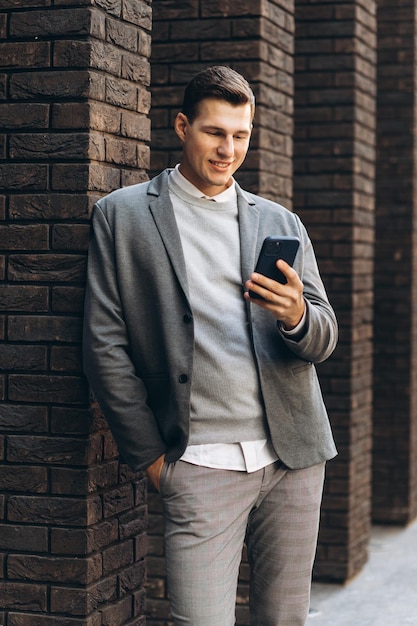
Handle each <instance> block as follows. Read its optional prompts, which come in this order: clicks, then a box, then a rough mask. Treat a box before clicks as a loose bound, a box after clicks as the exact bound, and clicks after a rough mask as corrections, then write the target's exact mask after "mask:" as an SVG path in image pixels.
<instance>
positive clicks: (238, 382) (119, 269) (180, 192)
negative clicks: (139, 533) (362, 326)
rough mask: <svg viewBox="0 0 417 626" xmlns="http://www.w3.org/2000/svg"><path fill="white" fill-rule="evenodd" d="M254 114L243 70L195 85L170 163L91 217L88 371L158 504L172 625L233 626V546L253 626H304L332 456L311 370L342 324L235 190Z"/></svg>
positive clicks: (261, 208) (288, 228)
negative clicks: (269, 243) (268, 255)
mask: <svg viewBox="0 0 417 626" xmlns="http://www.w3.org/2000/svg"><path fill="white" fill-rule="evenodd" d="M253 114H254V97H253V93H252V91H251V89H250V87H249V85H248V83H247V82H246V80H245V79H244V78H243V77H242V76H241V75H240V74H238V73H236V72H235V71H233V70H231V69H230V68H228V67H213V68H208V69H207V70H204V71H202V72H200V73H199V74H197V76H195V77H194V79H193V80H192V81H191V82H190V84H189V85H188V86H187V88H186V90H185V95H184V103H183V108H182V111H181V112H180V113H178V115H177V117H176V120H175V131H176V134H177V135H178V137H179V140H180V141H181V143H182V148H183V154H182V158H181V162H180V164H179V166H177V167H176V168H175V169H174V170H167V171H164V172H162V173H161V174H160V175H159V176H157V177H156V178H155V179H154V180H152V181H150V182H146V183H142V184H139V185H133V186H131V187H127V188H125V189H122V190H118V191H115V192H113V193H111V194H109V195H108V196H107V197H106V198H104V199H102V200H100V201H99V202H98V203H97V205H96V207H95V211H94V217H93V238H92V242H91V247H90V254H89V270H88V285H87V295H86V308H85V336H84V337H85V340H84V349H85V371H86V374H87V376H88V379H89V382H90V385H91V388H92V390H93V392H94V393H95V394H96V396H97V399H98V401H99V403H100V405H101V407H102V410H103V412H104V414H105V416H106V418H107V420H108V422H109V424H110V427H111V429H112V432H113V434H114V437H115V439H116V441H117V443H118V446H119V449H120V452H121V455H122V457H123V458H124V459H125V461H126V462H128V463H129V465H130V466H131V468H132V469H133V470H140V469H145V468H146V469H147V472H148V475H149V478H150V480H151V481H152V483H153V484H154V485H155V486H156V488H157V489H158V490H160V492H161V496H162V500H163V505H164V520H165V545H166V561H167V575H168V585H169V594H170V600H171V611H172V616H173V620H174V623H175V625H176V626H180V625H184V624H188V625H192V626H231V625H232V624H234V623H235V616H234V610H235V599H236V585H237V578H238V569H239V563H240V557H241V552H242V546H243V543H244V541H246V546H247V552H248V560H249V563H250V566H251V588H250V612H251V624H252V625H256V626H301V625H304V624H305V620H306V617H307V613H308V606H309V594H310V586H311V570H312V564H313V559H314V554H315V549H316V542H317V531H318V521H319V509H320V502H321V496H322V488H323V478H324V464H325V461H326V460H328V459H330V458H332V457H333V456H334V455H335V454H336V450H335V446H334V442H333V438H332V435H331V431H330V427H329V423H328V418H327V415H326V411H325V408H324V405H323V400H322V397H321V392H320V389H319V384H318V381H317V377H316V372H315V368H314V365H313V364H314V363H315V362H320V361H323V360H324V359H326V358H327V357H328V356H329V355H330V354H331V353H332V351H333V350H334V348H335V345H336V340H337V325H336V320H335V316H334V313H333V310H332V308H331V306H330V304H329V302H328V300H327V297H326V293H325V290H324V287H323V285H322V281H321V279H320V276H319V273H318V269H317V264H316V260H315V257H314V253H313V249H312V245H311V242H310V240H309V238H308V235H307V233H306V231H305V229H304V227H303V225H302V224H301V222H300V220H299V218H298V217H297V216H296V215H295V214H293V213H291V212H290V211H288V210H286V209H284V208H283V207H282V206H280V205H277V204H276V203H274V202H271V201H269V200H265V199H262V198H260V197H258V196H255V195H252V194H249V193H246V192H244V191H243V190H242V189H241V188H240V187H239V185H238V184H237V183H236V182H235V180H234V179H233V174H234V172H235V171H236V170H237V169H238V168H239V166H240V165H241V164H242V162H243V160H244V158H245V156H246V152H247V150H248V146H249V140H250V135H251V131H252V120H253ZM268 235H292V236H296V237H298V238H299V239H300V242H301V245H300V249H299V251H298V253H297V256H296V260H295V263H294V268H291V267H290V266H289V265H287V264H286V263H285V262H284V261H279V262H278V266H279V269H280V270H281V271H282V272H283V274H284V275H285V277H286V281H287V282H286V283H285V284H281V283H278V282H276V281H274V280H271V279H269V278H267V277H265V276H263V275H261V274H257V273H254V271H253V270H254V267H255V262H256V257H257V255H258V252H259V250H260V247H261V244H262V241H263V239H264V238H265V237H266V236H268ZM249 290H250V291H251V293H252V292H255V293H256V294H258V295H260V296H262V298H261V299H257V298H256V299H255V298H251V297H250V296H249V293H248V292H249Z"/></svg>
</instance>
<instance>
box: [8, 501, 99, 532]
mask: <svg viewBox="0 0 417 626" xmlns="http://www.w3.org/2000/svg"><path fill="white" fill-rule="evenodd" d="M100 518H101V502H100V498H98V497H96V498H93V497H91V498H89V499H88V500H85V499H77V498H61V497H55V498H54V497H50V498H48V497H46V496H33V497H31V496H11V497H10V498H9V506H8V520H9V521H10V522H18V523H19V524H20V523H34V524H45V523H46V524H53V525H58V526H59V525H65V526H83V525H90V524H94V523H96V522H97V521H98V520H99V519H100Z"/></svg>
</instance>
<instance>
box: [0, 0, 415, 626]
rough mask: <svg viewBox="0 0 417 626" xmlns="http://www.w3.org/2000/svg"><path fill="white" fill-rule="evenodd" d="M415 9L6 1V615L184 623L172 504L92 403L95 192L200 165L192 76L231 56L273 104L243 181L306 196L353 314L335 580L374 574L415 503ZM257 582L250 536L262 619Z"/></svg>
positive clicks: (327, 380)
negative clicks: (189, 93) (390, 532)
mask: <svg viewBox="0 0 417 626" xmlns="http://www.w3.org/2000/svg"><path fill="white" fill-rule="evenodd" d="M376 4H378V24H377V22H376ZM400 4H401V6H399V5H398V2H394V0H379V2H378V3H376V0H372V1H368V0H351V1H347V2H346V1H344V2H336V1H335V2H316V1H314V0H268V1H266V2H261V1H260V0H259V1H258V0H255V1H254V0H245V1H242V2H235V1H232V0H212V1H210V2H209V1H208V0H188V1H185V2H181V3H175V2H172V1H171V0H159V1H158V2H154V3H151V2H149V1H148V0H95V2H94V3H91V2H90V0H55V1H54V3H53V4H51V2H50V0H27V2H18V1H17V0H5V1H4V2H3V3H0V5H1V6H0V57H1V59H2V62H1V64H2V68H1V71H0V128H1V133H0V279H1V284H0V485H1V490H0V599H1V602H0V624H2V625H3V624H4V625H5V626H6V624H7V626H58V624H59V626H115V625H116V624H128V625H129V626H144V625H145V612H146V614H147V623H148V624H149V625H152V626H169V625H170V624H171V623H172V622H171V621H170V616H169V605H168V599H167V589H166V578H165V563H164V545H163V540H162V511H161V502H160V499H159V496H158V495H157V494H156V493H155V492H154V491H153V490H152V489H151V490H150V492H149V496H148V499H149V514H148V511H147V507H146V500H147V489H146V481H145V480H144V479H143V477H142V476H141V475H132V474H131V473H130V472H129V470H128V468H127V467H126V466H124V465H121V464H120V463H119V460H118V457H117V451H116V447H115V444H114V441H113V439H112V437H111V436H110V434H109V431H108V428H107V426H106V423H105V421H104V419H103V416H102V415H101V413H100V411H99V410H98V408H97V407H94V410H93V411H90V406H89V398H88V390H87V387H86V384H85V380H84V378H83V376H82V372H81V346H80V340H81V316H82V310H83V295H84V278H85V264H86V251H87V246H88V238H89V212H90V209H91V207H92V205H93V203H94V201H95V200H96V199H97V198H98V197H100V196H101V195H103V194H104V193H107V192H108V191H111V190H112V189H114V188H116V187H119V186H124V185H128V184H133V183H136V182H139V181H142V180H145V179H146V178H147V176H148V172H149V171H150V172H151V173H154V172H156V171H159V170H160V169H162V168H164V167H166V166H171V165H174V164H175V163H176V162H177V161H178V158H179V154H180V153H179V144H178V141H177V139H176V137H175V134H174V132H173V130H172V122H173V118H174V115H175V114H176V112H177V111H178V109H179V107H180V104H181V96H182V91H183V88H184V86H185V84H186V83H187V82H188V80H189V78H190V77H191V76H192V75H193V74H194V73H195V72H196V71H197V70H199V69H201V68H203V67H205V66H207V65H211V64H214V63H226V64H229V65H231V66H232V67H234V68H235V69H237V70H240V71H242V73H244V74H245V75H246V76H247V77H248V79H249V80H250V82H251V84H252V85H253V87H254V91H255V95H256V99H257V114H256V118H255V129H254V134H253V138H252V141H251V150H250V152H249V155H248V157H247V159H246V161H245V164H244V166H243V167H242V169H241V171H240V173H239V174H238V180H239V182H241V183H242V184H243V186H245V187H246V188H249V189H252V190H253V191H255V192H259V193H261V194H263V195H265V196H268V197H271V198H273V199H275V200H278V201H279V202H282V203H283V204H284V205H286V206H288V207H289V208H294V209H295V210H296V211H297V213H299V214H300V215H301V217H302V219H303V221H304V222H305V223H306V225H307V227H308V230H309V232H310V234H311V236H312V239H313V243H314V246H315V249H316V251H317V254H318V257H319V263H320V268H321V271H322V274H323V277H324V280H325V283H326V286H327V288H328V291H329V295H330V297H331V300H332V303H333V304H334V305H335V308H336V312H337V316H338V319H339V324H340V342H339V347H338V349H337V351H336V354H335V355H334V356H333V357H332V359H331V361H329V362H328V363H326V364H323V365H322V366H321V367H320V377H321V382H322V387H323V391H324V394H325V399H326V403H327V406H328V408H329V412H330V418H331V421H332V424H333V428H334V432H335V436H336V441H337V445H338V449H339V456H338V457H337V459H336V460H334V461H333V462H332V463H330V464H329V465H328V470H327V481H326V492H325V498H324V503H323V515H322V521H321V531H320V539H319V546H318V552H317V559H316V566H315V576H316V578H318V579H326V580H328V579H330V580H341V581H344V580H347V579H349V578H350V577H351V576H353V575H354V574H355V573H356V572H358V571H359V570H360V568H361V567H362V565H363V563H364V562H365V560H366V558H367V545H368V540H369V530H370V523H371V500H373V514H374V518H375V519H376V520H377V521H380V522H387V521H388V522H395V523H406V522H408V521H409V520H410V519H413V518H414V517H415V516H416V514H417V464H416V462H415V458H416V450H417V440H416V433H417V428H416V425H415V423H414V422H415V419H416V417H415V416H416V415H417V412H416V400H417V395H416V394H417V386H416V384H415V381H414V378H415V371H416V366H417V363H416V362H415V350H414V349H413V346H414V343H415V337H416V336H417V328H416V320H415V314H414V311H415V308H416V303H415V293H416V284H415V282H416V276H417V267H416V260H415V258H416V256H415V253H414V248H415V237H414V234H413V233H414V230H415V229H414V221H415V217H414V215H415V207H414V203H415V197H414V196H415V194H414V179H415V151H414V141H415V139H414V135H415V115H416V110H415V89H414V87H415V85H414V83H415V76H414V67H415V63H416V59H415V45H414V39H415V30H416V21H415V2H414V0H404V1H403V2H401V3H400ZM152 12H153V15H152ZM152 18H153V25H152ZM377 26H378V28H377ZM151 28H152V30H151ZM377 35H378V41H377V38H376V36H377ZM151 41H152V72H151V65H150V62H149V61H150V55H151ZM294 52H295V54H294ZM376 52H378V65H376V60H377V59H376ZM151 77H152V85H151ZM376 79H377V80H376ZM377 86H378V100H377V101H376V95H377V93H376V87H377ZM151 91H152V110H151V97H150V93H151ZM376 102H378V109H376ZM150 117H151V118H152V137H151V124H150ZM376 121H377V122H378V125H377V128H376ZM150 139H151V140H152V143H151V146H152V151H150V146H149V142H150ZM375 148H376V151H375ZM151 158H152V165H151V164H150V159H151ZM375 165H376V176H375ZM375 200H376V201H375ZM374 226H375V228H374ZM374 241H375V254H374ZM374 268H375V271H374ZM387 338H388V340H387ZM372 417H373V423H372V419H371V418H372ZM371 426H372V428H371ZM372 431H373V438H372ZM372 445H373V459H371V446H372ZM371 461H373V466H372V475H371ZM147 528H149V532H148V535H147V536H146V529H147ZM146 554H148V556H147V561H146V564H147V568H148V580H147V582H146V587H145V556H146ZM58 572H59V576H60V580H59V583H57V573H58ZM249 579H250V573H249V568H248V565H247V561H246V558H245V554H243V561H242V566H241V571H240V578H239V588H238V596H237V605H236V614H237V624H238V625H239V626H247V624H248V623H249V615H248V589H249ZM145 588H146V590H147V594H145ZM146 595H147V602H146V608H145V597H146Z"/></svg>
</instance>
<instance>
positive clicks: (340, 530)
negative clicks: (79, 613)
mask: <svg viewBox="0 0 417 626" xmlns="http://www.w3.org/2000/svg"><path fill="white" fill-rule="evenodd" d="M375 12H376V7H375V2H374V1H372V0H352V1H348V2H344V3H343V4H339V3H319V4H318V3H317V2H314V1H313V0H297V1H296V10H295V15H296V44H295V47H296V71H295V145H294V152H295V159H294V170H295V171H294V206H295V210H296V211H297V212H298V213H299V214H300V215H301V217H302V218H303V220H304V222H305V223H306V225H307V227H308V229H309V232H310V235H311V237H312V240H313V243H314V246H315V249H316V252H317V256H318V259H319V265H320V268H321V271H322V274H323V277H324V281H325V284H326V286H327V288H328V291H329V295H330V299H331V301H332V303H333V305H334V306H335V309H336V313H337V317H338V320H339V325H340V340H339V345H338V348H337V350H336V352H335V354H334V355H333V356H332V358H331V359H330V360H329V361H328V362H327V363H325V364H323V366H322V367H320V368H319V372H320V378H321V382H322V387H323V390H324V393H325V399H326V404H327V407H328V409H329V412H330V418H331V422H332V425H333V429H334V434H335V437H336V441H337V446H338V450H339V456H338V457H337V458H336V459H335V460H333V461H332V462H331V463H329V464H328V468H327V481H326V488H325V497H324V503H323V515H322V523H321V531H320V539H319V547H318V553H317V559H316V566H315V576H316V578H318V579H334V580H346V579H349V578H350V577H352V576H353V575H354V574H355V573H357V572H358V571H359V569H360V568H361V566H362V565H363V564H364V562H365V561H366V559H367V545H368V540H369V533H370V500H371V489H370V487H371V471H370V466H371V454H370V450H371V443H372V442H371V414H372V311H373V240H374V232H373V229H374V144H375V89H376V88H375V71H376V69H375V62H376V54H375V52H376V50H375V48H376V43H375V38H376V37H375V36H376V17H375Z"/></svg>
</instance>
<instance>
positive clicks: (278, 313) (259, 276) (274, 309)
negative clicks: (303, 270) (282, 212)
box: [245, 237, 305, 330]
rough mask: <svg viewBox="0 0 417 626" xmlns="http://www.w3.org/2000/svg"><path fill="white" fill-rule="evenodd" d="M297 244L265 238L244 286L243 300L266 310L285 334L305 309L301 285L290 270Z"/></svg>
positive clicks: (289, 239) (274, 238)
mask: <svg viewBox="0 0 417 626" xmlns="http://www.w3.org/2000/svg"><path fill="white" fill-rule="evenodd" d="M299 244H300V242H299V239H298V238H296V237H267V238H266V239H265V241H264V243H263V245H262V249H261V252H260V254H259V258H258V262H257V264H256V268H255V272H254V273H253V274H251V277H250V280H249V281H247V283H246V289H247V290H248V291H247V292H246V293H245V298H246V299H248V300H250V301H251V302H254V303H255V304H257V305H258V306H261V307H262V308H265V309H268V310H270V311H271V313H272V314H273V315H274V317H275V319H277V320H278V321H280V322H282V324H283V325H284V327H285V328H286V329H287V330H291V329H292V328H295V327H296V326H297V324H298V323H299V321H300V320H301V318H302V317H303V314H304V309H305V302H304V298H303V283H302V282H301V280H300V278H299V276H298V274H297V272H296V271H295V270H294V269H293V268H292V264H293V262H294V259H295V256H296V254H297V250H298V247H299Z"/></svg>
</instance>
